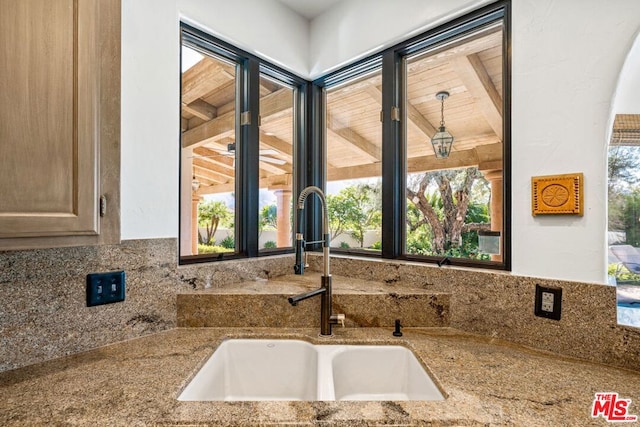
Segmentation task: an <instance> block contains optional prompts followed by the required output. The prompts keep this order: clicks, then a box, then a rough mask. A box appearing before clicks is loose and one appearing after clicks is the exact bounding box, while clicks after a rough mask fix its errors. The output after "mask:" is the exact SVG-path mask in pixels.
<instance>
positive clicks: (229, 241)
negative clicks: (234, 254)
mask: <svg viewBox="0 0 640 427" xmlns="http://www.w3.org/2000/svg"><path fill="white" fill-rule="evenodd" d="M220 246H222V247H223V248H227V249H232V250H233V249H235V248H236V240H235V239H234V238H233V236H227V237H225V238H224V239H222V241H221V242H220Z"/></svg>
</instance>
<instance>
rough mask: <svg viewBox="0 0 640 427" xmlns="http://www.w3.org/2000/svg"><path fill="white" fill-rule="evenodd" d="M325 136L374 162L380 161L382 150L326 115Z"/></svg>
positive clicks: (334, 117) (334, 118)
mask: <svg viewBox="0 0 640 427" xmlns="http://www.w3.org/2000/svg"><path fill="white" fill-rule="evenodd" d="M327 136H328V137H329V136H332V137H334V138H336V137H337V138H338V139H340V140H342V141H345V142H346V143H347V145H349V146H350V148H351V147H353V148H354V149H357V150H358V151H360V152H362V153H364V154H365V155H367V156H368V157H371V158H372V159H373V160H375V161H380V160H381V159H382V150H381V149H380V147H378V146H377V145H376V144H374V143H373V142H371V141H369V140H368V139H367V138H365V137H364V136H362V135H360V134H359V133H358V132H356V131H354V130H353V129H351V128H350V127H348V126H345V125H344V124H342V123H341V122H340V120H339V119H338V118H336V116H335V115H332V114H327Z"/></svg>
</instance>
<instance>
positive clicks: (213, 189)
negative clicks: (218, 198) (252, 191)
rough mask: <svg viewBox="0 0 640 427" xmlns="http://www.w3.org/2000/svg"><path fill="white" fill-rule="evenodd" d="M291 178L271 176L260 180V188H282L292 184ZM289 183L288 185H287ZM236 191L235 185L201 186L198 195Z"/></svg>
mask: <svg viewBox="0 0 640 427" xmlns="http://www.w3.org/2000/svg"><path fill="white" fill-rule="evenodd" d="M290 181H291V177H290V176H289V177H286V176H284V175H270V176H268V177H264V178H260V182H259V186H260V188H271V187H280V188H281V187H282V186H284V185H291V184H290ZM287 183H288V184H287ZM234 191H236V188H235V184H234V183H227V184H213V185H209V186H207V185H201V186H200V188H199V189H198V191H196V195H198V196H204V195H207V194H220V193H231V192H234Z"/></svg>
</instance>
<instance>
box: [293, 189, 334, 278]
mask: <svg viewBox="0 0 640 427" xmlns="http://www.w3.org/2000/svg"><path fill="white" fill-rule="evenodd" d="M312 193H313V194H315V195H316V196H318V198H319V199H320V204H321V205H322V240H321V241H320V242H322V258H323V268H322V274H323V276H325V277H328V276H329V275H330V269H329V247H330V245H331V235H330V234H329V210H328V208H327V200H326V197H325V195H324V193H323V192H322V190H321V189H320V188H319V187H316V186H313V185H311V186H309V187H306V188H305V189H304V190H302V191H301V192H300V195H299V196H298V206H297V218H298V232H297V233H296V245H295V253H296V262H295V265H294V267H293V270H294V273H295V274H304V261H303V253H304V247H305V245H306V244H305V241H304V235H303V233H302V230H301V229H300V228H301V224H302V211H303V210H304V202H305V201H306V200H307V197H308V196H309V195H310V194H312ZM313 243H316V242H313Z"/></svg>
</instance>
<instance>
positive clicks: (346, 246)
mask: <svg viewBox="0 0 640 427" xmlns="http://www.w3.org/2000/svg"><path fill="white" fill-rule="evenodd" d="M350 247H351V246H349V244H348V243H347V242H340V248H342V249H349V248H350Z"/></svg>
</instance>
